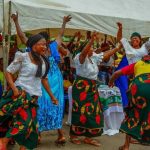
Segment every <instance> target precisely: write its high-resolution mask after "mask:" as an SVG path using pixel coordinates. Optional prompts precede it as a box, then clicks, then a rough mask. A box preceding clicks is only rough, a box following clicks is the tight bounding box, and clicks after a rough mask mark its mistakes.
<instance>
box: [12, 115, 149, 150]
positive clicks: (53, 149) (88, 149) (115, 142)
mask: <svg viewBox="0 0 150 150" xmlns="http://www.w3.org/2000/svg"><path fill="white" fill-rule="evenodd" d="M65 120H66V118H65V119H64V122H65ZM63 129H64V132H65V136H66V139H67V143H66V145H65V146H61V147H57V146H56V145H55V143H54V141H55V140H56V139H57V132H56V131H50V132H43V133H42V141H41V144H40V145H39V146H38V148H37V149H36V150H60V149H61V150H118V147H119V146H121V145H122V144H123V142H124V137H125V135H124V134H123V133H119V134H116V135H114V136H107V135H102V136H101V137H99V138H97V139H98V140H99V141H100V142H101V144H102V145H101V147H95V146H92V145H87V144H84V143H82V144H81V145H75V144H72V143H71V142H69V126H66V125H65V124H64V126H63ZM9 150H19V147H18V145H17V144H16V145H15V146H9ZM130 150H150V146H143V145H138V144H132V145H131V147H130Z"/></svg>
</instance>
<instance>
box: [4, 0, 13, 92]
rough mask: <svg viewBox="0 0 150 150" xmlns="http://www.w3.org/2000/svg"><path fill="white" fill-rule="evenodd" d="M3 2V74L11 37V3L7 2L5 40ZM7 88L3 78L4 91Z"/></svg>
mask: <svg viewBox="0 0 150 150" xmlns="http://www.w3.org/2000/svg"><path fill="white" fill-rule="evenodd" d="M4 1H5V0H3V32H2V37H3V42H2V49H3V72H5V71H6V68H7V66H8V58H9V49H10V36H11V23H10V15H11V1H10V2H9V12H8V29H7V31H8V36H7V39H6V28H5V25H6V20H5V3H4ZM6 88H7V82H6V79H5V78H4V90H6Z"/></svg>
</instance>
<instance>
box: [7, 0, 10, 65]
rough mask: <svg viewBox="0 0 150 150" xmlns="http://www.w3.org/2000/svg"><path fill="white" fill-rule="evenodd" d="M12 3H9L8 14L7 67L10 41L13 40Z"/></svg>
mask: <svg viewBox="0 0 150 150" xmlns="http://www.w3.org/2000/svg"><path fill="white" fill-rule="evenodd" d="M10 19H11V1H9V12H8V41H7V66H8V62H9V51H10V40H11V21H10Z"/></svg>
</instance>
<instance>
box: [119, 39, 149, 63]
mask: <svg viewBox="0 0 150 150" xmlns="http://www.w3.org/2000/svg"><path fill="white" fill-rule="evenodd" d="M121 43H122V45H123V47H124V49H125V53H126V56H127V60H128V63H129V64H132V63H135V62H137V61H138V60H140V59H141V58H142V57H143V56H144V55H147V54H148V51H147V49H146V48H145V44H143V45H142V46H141V48H139V49H135V48H133V47H132V46H131V45H130V43H129V42H128V40H127V39H125V38H122V39H121Z"/></svg>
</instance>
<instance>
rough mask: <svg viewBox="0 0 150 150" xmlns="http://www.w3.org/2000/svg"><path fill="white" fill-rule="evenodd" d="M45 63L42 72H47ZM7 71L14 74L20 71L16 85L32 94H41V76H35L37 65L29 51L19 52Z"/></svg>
mask: <svg viewBox="0 0 150 150" xmlns="http://www.w3.org/2000/svg"><path fill="white" fill-rule="evenodd" d="M45 69H46V68H45V64H44V63H43V65H42V74H43V75H44V73H45ZM7 71H8V72H10V73H12V74H14V73H16V72H17V71H18V72H19V74H18V78H17V80H16V81H15V85H16V86H20V87H21V88H22V89H23V90H25V91H26V92H28V93H29V94H30V95H31V96H32V95H36V96H41V95H42V90H41V78H39V77H35V74H36V71H37V65H35V64H33V63H32V62H31V60H30V57H29V53H28V52H25V53H21V52H17V53H16V54H15V58H14V60H13V62H12V63H11V64H10V65H9V66H8V67H7Z"/></svg>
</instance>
